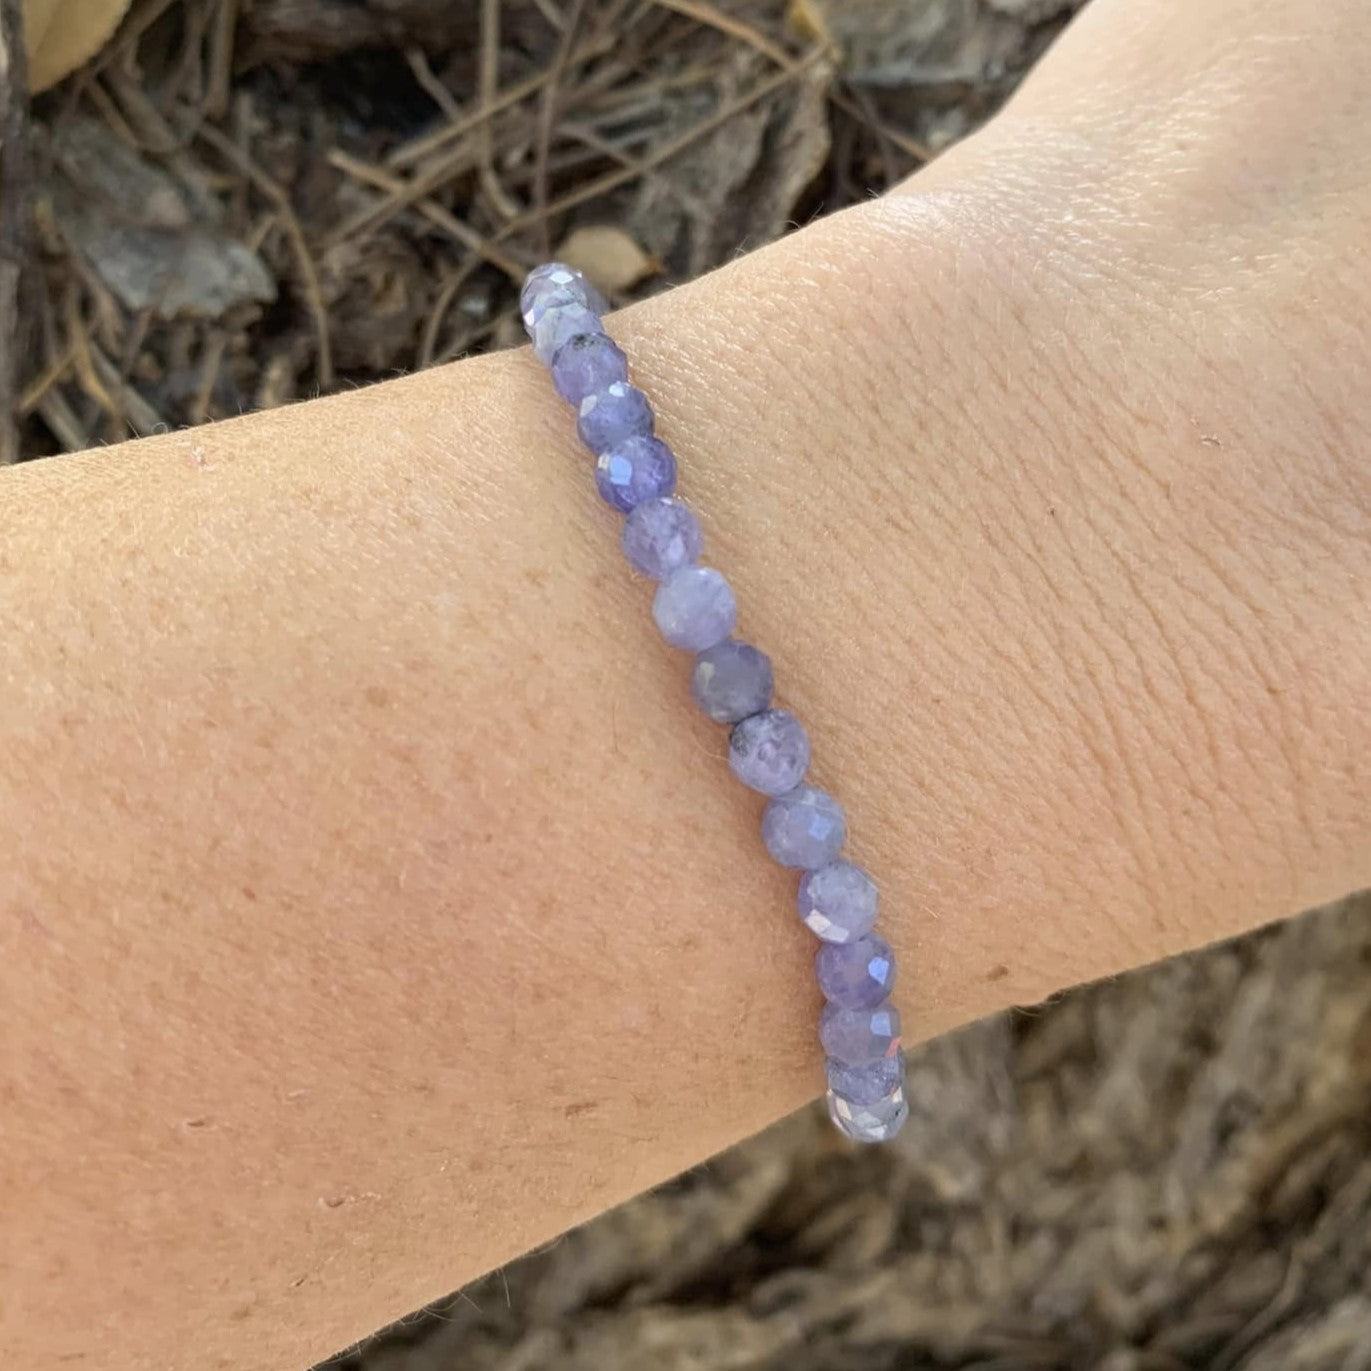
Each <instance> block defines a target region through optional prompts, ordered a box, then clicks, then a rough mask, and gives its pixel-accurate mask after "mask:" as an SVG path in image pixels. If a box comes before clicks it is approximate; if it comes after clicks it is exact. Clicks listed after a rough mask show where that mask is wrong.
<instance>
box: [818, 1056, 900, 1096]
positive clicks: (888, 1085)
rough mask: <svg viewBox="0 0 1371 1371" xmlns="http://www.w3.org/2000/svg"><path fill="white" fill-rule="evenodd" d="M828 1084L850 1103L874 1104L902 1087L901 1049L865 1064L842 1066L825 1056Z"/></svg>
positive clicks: (840, 1063) (836, 1093) (835, 1092)
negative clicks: (826, 1058)
mask: <svg viewBox="0 0 1371 1371" xmlns="http://www.w3.org/2000/svg"><path fill="white" fill-rule="evenodd" d="M824 1071H825V1073H826V1074H827V1076H828V1088H829V1089H830V1090H831V1091H833V1093H834V1094H835V1095H841V1096H842V1097H843V1099H845V1100H848V1101H850V1102H851V1103H852V1104H877V1103H879V1102H880V1101H881V1100H883V1099H885V1098H886V1097H887V1096H888V1095H890V1094H891V1093H892V1092H893V1091H895V1090H899V1091H900V1092H901V1093H903V1091H904V1084H905V1082H904V1053H903V1052H897V1053H896V1054H895V1055H894V1056H893V1057H882V1058H881V1059H880V1060H879V1061H874V1062H868V1063H867V1064H866V1065H865V1066H844V1065H843V1063H842V1062H837V1061H834V1060H833V1058H831V1057H830V1058H829V1059H828V1060H827V1061H826V1062H825V1063H824Z"/></svg>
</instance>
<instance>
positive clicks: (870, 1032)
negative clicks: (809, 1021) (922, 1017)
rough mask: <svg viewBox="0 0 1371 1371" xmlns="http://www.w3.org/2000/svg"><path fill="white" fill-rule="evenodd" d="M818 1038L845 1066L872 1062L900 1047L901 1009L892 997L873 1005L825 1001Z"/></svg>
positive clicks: (820, 1016) (889, 1054)
mask: <svg viewBox="0 0 1371 1371" xmlns="http://www.w3.org/2000/svg"><path fill="white" fill-rule="evenodd" d="M819 1041H820V1042H821V1043H823V1045H824V1051H825V1052H826V1053H828V1055H829V1056H830V1057H832V1058H833V1059H834V1060H835V1061H837V1062H840V1063H841V1064H842V1065H843V1066H869V1065H870V1064H871V1063H872V1062H877V1061H880V1060H881V1058H882V1057H894V1056H897V1055H898V1054H899V1051H900V1011H899V1010H898V1009H896V1008H895V1006H894V1005H893V1004H891V1003H890V1002H889V1000H886V1001H884V1002H883V1003H881V1004H878V1005H876V1006H874V1007H873V1008H871V1009H841V1008H839V1006H837V1005H836V1004H826V1005H824V1008H823V1013H821V1014H820V1015H819Z"/></svg>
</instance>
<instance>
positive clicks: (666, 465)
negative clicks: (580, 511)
mask: <svg viewBox="0 0 1371 1371" xmlns="http://www.w3.org/2000/svg"><path fill="white" fill-rule="evenodd" d="M595 485H596V487H597V488H598V490H599V492H600V497H601V498H602V499H603V500H604V502H605V503H606V504H607V505H612V506H613V507H614V508H615V509H617V510H618V511H619V513H620V514H627V513H628V512H629V510H631V509H636V508H637V507H638V506H639V505H640V504H642V503H643V501H644V500H658V499H660V498H661V497H662V496H664V495H670V494H671V492H672V491H673V490H675V489H676V458H675V457H674V456H673V455H672V452H671V449H670V448H669V447H667V445H666V444H665V443H664V442H662V441H661V440H660V439H659V438H626V439H625V440H624V441H623V442H622V443H620V444H619V445H618V447H613V448H610V450H609V451H608V452H602V453H601V454H600V460H599V461H598V462H596V463H595Z"/></svg>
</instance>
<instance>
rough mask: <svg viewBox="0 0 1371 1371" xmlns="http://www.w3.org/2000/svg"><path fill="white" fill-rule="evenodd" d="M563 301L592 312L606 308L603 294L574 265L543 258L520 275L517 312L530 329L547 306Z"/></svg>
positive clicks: (562, 302) (600, 312) (525, 325)
mask: <svg viewBox="0 0 1371 1371" xmlns="http://www.w3.org/2000/svg"><path fill="white" fill-rule="evenodd" d="M567 303H574V304H579V305H581V306H583V307H584V308H586V309H588V310H590V311H591V313H592V314H605V313H606V312H607V311H608V309H609V305H608V303H607V302H606V300H605V297H604V296H603V295H601V294H600V292H599V291H598V290H596V289H595V287H594V286H593V285H591V284H590V282H589V281H588V280H587V279H586V278H585V277H584V276H583V275H582V274H581V273H580V272H579V271H577V270H576V268H575V267H569V266H567V265H566V264H565V263H563V262H545V263H543V265H542V266H540V267H534V268H533V270H532V271H531V272H529V274H528V275H527V276H526V277H525V278H524V285H523V289H522V290H520V292H519V313H520V314H522V315H523V319H524V327H525V328H527V329H530V330H531V329H532V328H533V326H534V325H535V324H536V323H537V322H538V320H539V319H541V318H542V316H543V315H544V314H545V313H546V312H547V310H548V309H549V308H552V307H555V306H556V305H559V304H567Z"/></svg>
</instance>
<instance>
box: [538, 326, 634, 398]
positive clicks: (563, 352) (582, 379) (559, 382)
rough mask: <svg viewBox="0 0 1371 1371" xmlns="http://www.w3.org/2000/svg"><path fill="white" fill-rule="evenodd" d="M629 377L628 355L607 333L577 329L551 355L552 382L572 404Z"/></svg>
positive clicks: (558, 391) (558, 392)
mask: <svg viewBox="0 0 1371 1371" xmlns="http://www.w3.org/2000/svg"><path fill="white" fill-rule="evenodd" d="M627 377H628V358H627V357H625V356H624V354H623V353H622V352H621V351H620V350H619V345H618V344H617V343H615V342H614V341H613V340H612V339H611V338H610V336H609V335H608V334H607V333H578V334H576V335H575V337H573V338H569V339H568V340H567V341H566V342H565V343H563V344H562V346H561V347H560V348H558V349H557V355H556V356H555V357H554V358H553V359H552V384H553V385H554V386H556V387H557V394H558V395H560V396H561V397H562V399H563V400H567V401H569V402H570V403H571V404H573V405H579V404H580V403H581V402H582V401H583V400H584V399H585V398H586V397H587V396H588V395H593V394H594V393H595V392H597V391H602V390H606V389H608V387H610V386H612V385H613V384H614V383H615V382H616V381H623V380H626V379H627Z"/></svg>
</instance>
